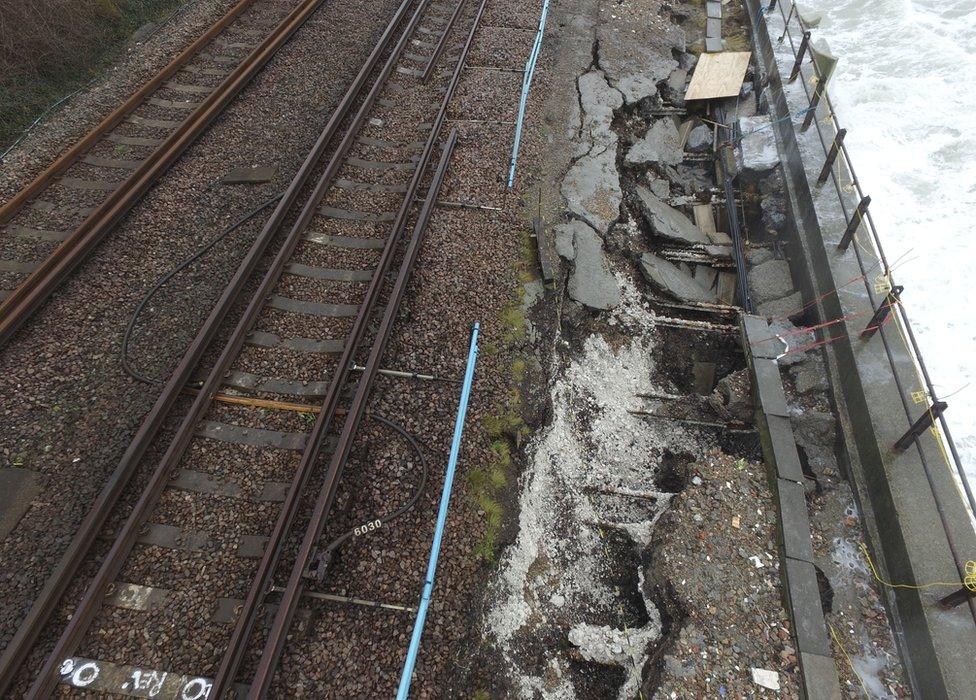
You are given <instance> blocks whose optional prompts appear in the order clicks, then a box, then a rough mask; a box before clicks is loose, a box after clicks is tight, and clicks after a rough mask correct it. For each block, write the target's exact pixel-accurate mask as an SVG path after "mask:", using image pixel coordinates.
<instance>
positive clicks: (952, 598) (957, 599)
mask: <svg viewBox="0 0 976 700" xmlns="http://www.w3.org/2000/svg"><path fill="white" fill-rule="evenodd" d="M970 598H976V588H969V587H968V586H963V587H962V588H960V589H959V590H958V591H955V592H953V593H950V594H949V595H947V596H945V597H944V598H940V599H939V602H938V603H937V605H938V606H939V607H940V608H942V609H943V610H951V609H952V608H955V607H956V606H959V605H962V604H963V603H965V602H966V601H967V600H969V599H970Z"/></svg>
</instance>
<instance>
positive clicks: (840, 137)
mask: <svg viewBox="0 0 976 700" xmlns="http://www.w3.org/2000/svg"><path fill="white" fill-rule="evenodd" d="M845 136H847V129H839V130H838V131H837V135H836V136H834V142H833V143H832V144H830V151H828V152H827V160H825V161H824V164H823V168H821V169H820V176H819V177H818V178H817V184H818V185H822V184H824V183H825V182H827V178H828V177H830V171H831V170H832V169H833V167H834V161H835V160H837V154H838V153H840V149H841V147H842V146H843V145H844V137H845Z"/></svg>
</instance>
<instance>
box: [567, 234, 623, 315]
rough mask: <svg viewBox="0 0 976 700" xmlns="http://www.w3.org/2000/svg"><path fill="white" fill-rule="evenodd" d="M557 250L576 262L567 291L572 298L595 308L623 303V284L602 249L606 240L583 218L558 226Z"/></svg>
mask: <svg viewBox="0 0 976 700" xmlns="http://www.w3.org/2000/svg"><path fill="white" fill-rule="evenodd" d="M556 241H557V243H556V245H557V250H558V251H559V252H560V254H562V253H564V252H565V253H568V254H567V255H564V256H563V257H565V258H566V259H567V260H571V261H572V262H573V267H572V271H571V272H570V274H569V282H568V283H567V285H566V292H567V294H569V298H570V299H572V300H573V301H576V302H579V303H580V304H583V305H584V306H587V307H589V308H591V309H594V310H596V311H606V310H609V309H612V308H614V307H616V306H617V304H619V303H620V287H619V285H618V284H617V278H616V277H614V275H613V273H611V272H610V267H609V263H608V262H607V257H606V255H605V254H604V252H603V240H602V239H601V238H600V237H599V236H598V235H597V234H596V232H595V231H594V230H593V229H591V228H590V227H589V226H587V225H586V224H585V223H583V222H581V221H571V222H569V223H568V224H563V225H561V226H557V227H556Z"/></svg>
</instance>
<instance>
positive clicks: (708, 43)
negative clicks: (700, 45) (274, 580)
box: [705, 36, 725, 53]
mask: <svg viewBox="0 0 976 700" xmlns="http://www.w3.org/2000/svg"><path fill="white" fill-rule="evenodd" d="M724 50H725V44H723V43H722V37H720V36H718V37H714V36H708V37H705V51H706V53H720V52H722V51H724Z"/></svg>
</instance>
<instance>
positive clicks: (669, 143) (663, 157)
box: [625, 119, 684, 165]
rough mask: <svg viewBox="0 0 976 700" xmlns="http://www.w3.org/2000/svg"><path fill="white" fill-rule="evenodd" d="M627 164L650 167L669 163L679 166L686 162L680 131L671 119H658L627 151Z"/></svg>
mask: <svg viewBox="0 0 976 700" xmlns="http://www.w3.org/2000/svg"><path fill="white" fill-rule="evenodd" d="M625 160H626V162H627V163H628V164H629V165H649V164H650V163H667V164H668V165H677V164H678V163H680V162H681V161H682V160H684V153H682V151H681V142H680V139H679V137H678V129H677V127H676V126H675V125H674V121H673V120H671V119H658V120H657V121H656V122H654V123H653V124H652V125H651V128H650V129H648V130H647V133H646V134H644V136H643V137H641V139H640V141H638V142H637V143H635V144H634V145H633V146H631V147H630V149H629V150H628V151H627V156H626V159H625Z"/></svg>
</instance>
